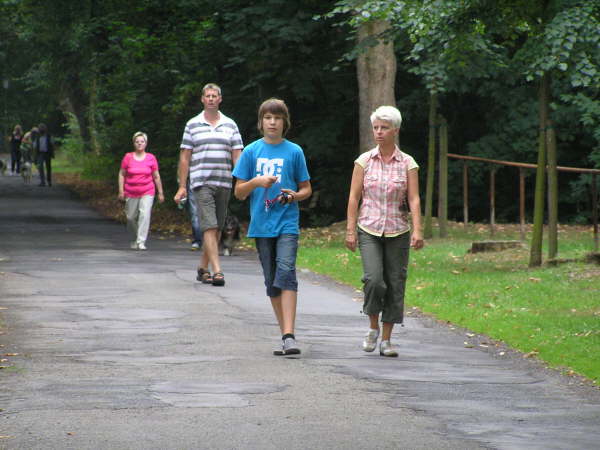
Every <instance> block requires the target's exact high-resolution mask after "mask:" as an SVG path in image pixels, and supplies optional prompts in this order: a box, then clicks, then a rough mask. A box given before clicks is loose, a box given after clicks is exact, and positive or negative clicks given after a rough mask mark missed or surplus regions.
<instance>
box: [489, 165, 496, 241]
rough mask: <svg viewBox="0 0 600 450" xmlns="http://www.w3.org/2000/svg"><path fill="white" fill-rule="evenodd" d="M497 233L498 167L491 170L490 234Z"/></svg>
mask: <svg viewBox="0 0 600 450" xmlns="http://www.w3.org/2000/svg"><path fill="white" fill-rule="evenodd" d="M495 234H496V168H495V167H492V170H490V236H492V237H494V235H495Z"/></svg>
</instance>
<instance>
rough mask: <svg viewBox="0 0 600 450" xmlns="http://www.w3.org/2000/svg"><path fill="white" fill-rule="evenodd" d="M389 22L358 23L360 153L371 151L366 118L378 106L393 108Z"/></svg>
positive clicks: (393, 69) (393, 72)
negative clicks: (359, 48)
mask: <svg viewBox="0 0 600 450" xmlns="http://www.w3.org/2000/svg"><path fill="white" fill-rule="evenodd" d="M390 29H391V26H390V23H389V22H387V21H385V20H379V19H375V20H369V21H365V22H363V23H361V24H360V26H359V29H358V45H359V47H361V48H362V50H361V51H360V52H359V54H358V58H357V60H356V74H357V78H358V92H359V108H358V109H359V152H366V151H367V150H369V149H371V148H373V146H374V144H375V143H374V141H373V132H372V131H371V122H370V120H369V117H370V115H371V113H372V112H373V111H374V110H375V109H376V108H377V107H378V106H381V105H388V106H396V95H395V83H396V55H395V54H394V44H393V43H392V41H390V40H389V37H387V38H386V36H388V35H389V31H390Z"/></svg>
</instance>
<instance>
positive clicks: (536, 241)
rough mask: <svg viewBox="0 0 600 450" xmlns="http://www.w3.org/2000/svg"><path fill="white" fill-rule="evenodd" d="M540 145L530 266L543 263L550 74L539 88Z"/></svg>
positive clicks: (545, 76)
mask: <svg viewBox="0 0 600 450" xmlns="http://www.w3.org/2000/svg"><path fill="white" fill-rule="evenodd" d="M539 117H540V119H539V127H540V136H539V147H538V162H537V171H536V174H535V200H534V207H533V234H532V237H531V250H530V254H529V267H536V266H540V265H541V264H542V240H543V237H544V200H545V199H544V188H545V184H546V176H545V175H546V125H547V122H548V76H547V75H544V76H542V79H541V81H540V90H539Z"/></svg>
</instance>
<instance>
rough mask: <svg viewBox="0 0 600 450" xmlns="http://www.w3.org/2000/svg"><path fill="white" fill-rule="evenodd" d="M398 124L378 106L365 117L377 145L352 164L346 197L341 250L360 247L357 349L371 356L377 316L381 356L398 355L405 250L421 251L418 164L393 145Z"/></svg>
mask: <svg viewBox="0 0 600 450" xmlns="http://www.w3.org/2000/svg"><path fill="white" fill-rule="evenodd" d="M401 123H402V116H401V115H400V111H398V110H397V109H396V108H394V107H393V106H380V107H379V108H377V109H376V110H375V112H374V113H373V114H371V124H372V126H373V136H374V138H375V142H376V143H377V147H375V148H374V149H372V150H370V151H368V152H365V153H363V154H362V155H360V156H359V157H358V159H357V160H356V161H355V162H354V171H353V173H352V183H351V185H350V197H349V199H348V223H347V230H346V247H348V248H349V249H350V250H351V251H355V250H356V247H357V245H358V246H359V247H360V254H361V259H362V263H363V272H364V274H363V278H362V281H363V283H364V284H363V291H364V304H363V312H364V313H365V314H367V315H368V316H369V322H370V328H369V331H368V332H367V334H366V336H365V339H364V341H363V350H364V351H366V352H372V351H373V350H375V348H376V347H377V339H378V338H379V316H380V314H381V322H382V323H383V333H382V337H381V343H380V345H379V354H380V355H382V356H398V352H397V351H396V349H395V348H394V346H392V344H391V342H390V338H391V336H392V329H393V328H394V324H396V323H400V324H402V323H403V321H404V288H405V285H406V270H407V266H408V252H409V247H413V248H415V249H420V248H422V247H423V236H422V234H421V200H420V197H419V177H418V169H419V166H418V165H417V163H416V162H415V160H414V159H413V158H412V157H411V156H409V155H407V154H406V153H403V152H401V151H400V149H399V148H398V147H397V146H396V136H398V133H399V132H400V125H401ZM407 203H408V206H409V207H410V211H411V213H412V214H411V222H412V233H411V227H410V225H409V219H408V209H407Z"/></svg>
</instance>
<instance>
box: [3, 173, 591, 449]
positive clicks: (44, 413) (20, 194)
mask: <svg viewBox="0 0 600 450" xmlns="http://www.w3.org/2000/svg"><path fill="white" fill-rule="evenodd" d="M36 184H37V183H36ZM36 184H34V185H32V186H24V185H23V183H22V181H21V179H20V178H18V177H10V176H4V177H0V307H1V308H2V310H0V316H1V318H2V320H3V326H4V331H5V333H4V334H3V335H1V336H0V345H2V347H0V354H1V355H7V354H18V355H17V356H2V358H4V359H7V360H8V361H5V362H3V363H2V365H4V366H8V367H9V368H6V369H3V370H0V436H1V437H0V449H204V448H211V449H212V448H219V449H428V450H431V449H460V450H464V449H482V448H485V449H586V450H587V449H594V448H600V395H599V392H598V391H597V390H594V389H592V388H588V389H585V388H581V387H577V386H570V385H569V384H568V382H567V381H566V380H565V379H564V378H562V377H560V376H556V375H553V374H551V373H548V372H547V371H544V370H543V369H540V368H538V367H536V365H535V364H532V363H530V362H527V361H523V360H522V358H509V357H506V356H505V357H500V356H497V355H496V356H495V355H493V354H491V353H488V352H486V351H483V350H478V349H473V348H465V346H464V344H463V342H464V340H465V336H464V334H461V333H458V332H456V331H451V330H449V329H446V328H443V327H439V326H437V325H433V324H431V323H429V322H428V321H427V320H424V319H408V321H407V324H406V327H405V328H403V329H399V330H398V332H397V333H396V335H395V340H396V342H398V343H399V347H400V352H401V355H400V357H399V358H397V359H384V358H382V357H380V356H378V354H376V353H374V354H365V353H363V352H362V351H361V350H360V348H359V346H360V342H361V338H362V335H363V333H364V331H365V325H366V320H365V318H364V317H361V316H360V315H359V309H360V308H359V305H358V304H357V303H355V302H354V301H353V300H352V297H353V295H354V294H353V292H352V291H351V290H349V289H346V288H343V287H340V286H337V285H335V284H334V283H332V282H329V281H327V280H325V279H323V278H320V277H317V276H314V275H311V274H309V273H306V272H304V273H301V275H300V295H299V317H298V329H297V337H298V340H299V343H300V344H301V345H302V348H303V354H302V357H301V358H299V359H291V358H290V359H286V358H281V357H274V356H272V354H271V352H272V349H273V348H274V347H275V345H276V343H277V341H278V333H277V327H276V326H275V324H274V319H273V316H272V312H271V310H270V306H269V304H268V301H267V299H266V297H265V295H264V292H263V287H262V278H261V275H260V269H259V266H258V264H257V263H256V260H255V257H254V255H241V256H240V255H238V256H233V257H230V258H225V260H224V269H225V273H226V277H227V285H226V287H225V288H215V287H212V286H206V285H202V284H200V283H197V282H195V281H194V277H195V264H196V260H197V257H198V254H197V253H192V252H190V251H188V244H186V243H184V242H181V241H176V240H159V239H158V238H157V236H152V237H151V238H150V240H149V242H148V247H149V251H147V252H137V251H133V250H130V249H128V247H127V235H126V231H125V227H124V226H123V225H120V224H116V223H113V222H111V221H109V220H107V219H104V218H102V217H100V216H99V215H98V214H97V213H95V212H93V211H92V210H90V209H89V208H87V207H86V206H85V205H83V204H81V203H80V202H78V201H77V200H76V199H74V198H73V197H72V196H71V195H70V194H69V193H68V192H67V191H66V190H65V189H64V188H62V187H60V186H55V187H52V188H38V187H37V186H36Z"/></svg>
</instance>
